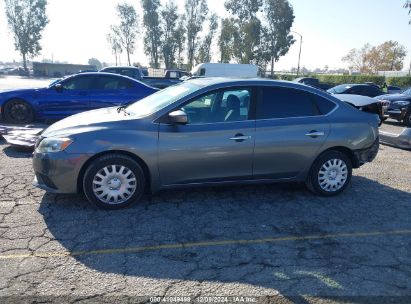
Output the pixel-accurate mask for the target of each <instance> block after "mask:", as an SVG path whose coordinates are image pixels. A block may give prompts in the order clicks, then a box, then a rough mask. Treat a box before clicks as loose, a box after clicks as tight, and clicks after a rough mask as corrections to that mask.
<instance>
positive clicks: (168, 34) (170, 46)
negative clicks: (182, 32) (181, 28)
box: [161, 1, 184, 69]
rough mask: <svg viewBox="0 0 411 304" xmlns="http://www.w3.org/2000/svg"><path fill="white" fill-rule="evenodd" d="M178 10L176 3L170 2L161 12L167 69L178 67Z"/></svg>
mask: <svg viewBox="0 0 411 304" xmlns="http://www.w3.org/2000/svg"><path fill="white" fill-rule="evenodd" d="M177 10H178V8H177V5H176V4H175V2H174V1H169V2H167V3H166V5H165V7H164V9H163V10H162V11H161V27H162V31H163V37H162V43H161V48H162V54H163V59H164V64H165V66H166V69H170V68H172V67H174V66H175V65H176V52H177V49H178V43H179V41H178V39H179V34H178V32H177V31H178V18H179V16H178V13H177ZM183 44H184V42H183Z"/></svg>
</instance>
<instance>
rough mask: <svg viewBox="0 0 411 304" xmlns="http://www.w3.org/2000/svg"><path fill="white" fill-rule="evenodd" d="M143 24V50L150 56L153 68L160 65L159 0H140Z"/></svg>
mask: <svg viewBox="0 0 411 304" xmlns="http://www.w3.org/2000/svg"><path fill="white" fill-rule="evenodd" d="M141 6H142V8H143V25H144V27H145V36H144V52H145V53H146V55H148V56H149V57H150V62H151V65H152V66H153V67H154V68H159V67H160V52H161V51H160V46H161V36H162V30H161V26H160V20H159V8H160V7H161V3H160V0H141Z"/></svg>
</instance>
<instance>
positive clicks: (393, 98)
mask: <svg viewBox="0 0 411 304" xmlns="http://www.w3.org/2000/svg"><path fill="white" fill-rule="evenodd" d="M374 98H375V99H380V100H388V101H400V100H408V101H409V100H411V96H410V95H405V94H386V95H380V96H377V97H374Z"/></svg>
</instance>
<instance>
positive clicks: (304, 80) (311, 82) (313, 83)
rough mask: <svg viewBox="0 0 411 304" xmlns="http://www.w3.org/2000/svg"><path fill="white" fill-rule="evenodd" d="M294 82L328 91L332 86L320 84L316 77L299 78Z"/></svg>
mask: <svg viewBox="0 0 411 304" xmlns="http://www.w3.org/2000/svg"><path fill="white" fill-rule="evenodd" d="M293 81H294V82H298V83H302V84H305V85H308V86H310V87H313V88H317V89H321V90H328V89H329V88H330V87H331V86H330V85H328V84H326V83H322V82H320V81H319V80H318V79H317V78H314V77H299V78H296V79H294V80H293Z"/></svg>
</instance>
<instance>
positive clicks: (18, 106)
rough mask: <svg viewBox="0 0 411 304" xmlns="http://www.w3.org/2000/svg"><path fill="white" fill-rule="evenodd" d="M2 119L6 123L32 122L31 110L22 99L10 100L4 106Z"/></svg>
mask: <svg viewBox="0 0 411 304" xmlns="http://www.w3.org/2000/svg"><path fill="white" fill-rule="evenodd" d="M4 120H5V121H6V122H8V123H15V124H26V123H30V122H33V120H34V114H33V110H32V108H31V106H30V105H29V104H28V103H27V102H25V101H24V100H20V99H13V100H10V101H9V102H7V103H6V105H5V106H4Z"/></svg>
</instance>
